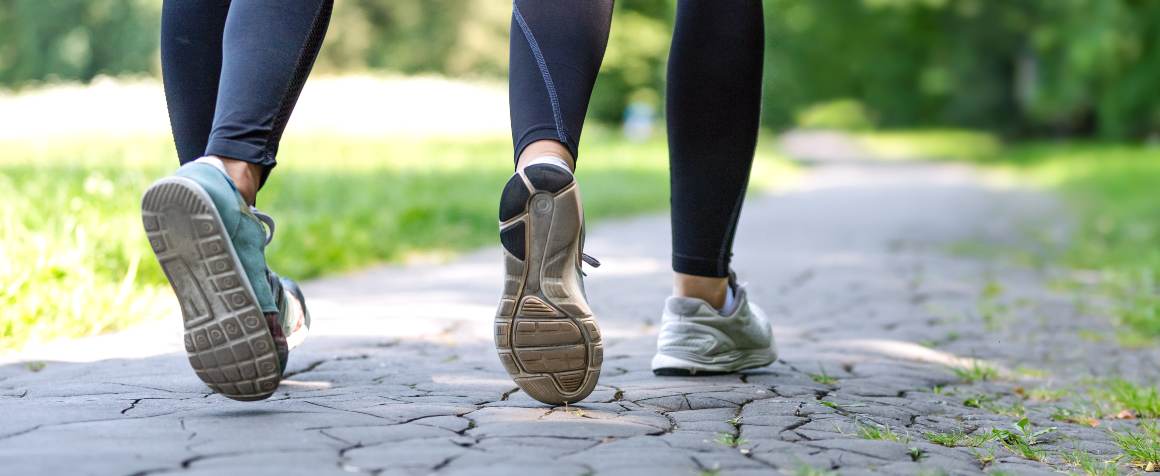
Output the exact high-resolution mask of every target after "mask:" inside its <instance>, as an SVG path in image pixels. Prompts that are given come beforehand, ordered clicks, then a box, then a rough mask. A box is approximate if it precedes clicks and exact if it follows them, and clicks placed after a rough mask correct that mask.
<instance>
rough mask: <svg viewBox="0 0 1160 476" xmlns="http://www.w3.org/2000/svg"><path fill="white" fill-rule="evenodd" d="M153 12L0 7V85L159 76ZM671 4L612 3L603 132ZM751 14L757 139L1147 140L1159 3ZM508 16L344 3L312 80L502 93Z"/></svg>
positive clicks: (792, 6)
mask: <svg viewBox="0 0 1160 476" xmlns="http://www.w3.org/2000/svg"><path fill="white" fill-rule="evenodd" d="M160 3H161V2H160V1H159V0H96V1H92V0H56V1H52V2H44V1H40V0H5V1H4V2H2V3H0V64H2V65H4V68H3V70H2V71H0V85H4V86H8V87H27V86H28V85H30V84H38V83H42V82H45V81H59V80H79V81H88V80H91V79H93V78H94V77H96V76H98V75H149V76H156V75H157V74H158V69H159V67H158V59H157V54H156V52H157V43H158V39H157V29H158V24H159V11H160ZM674 5H675V3H674V2H673V1H672V0H624V1H621V2H618V4H617V8H618V11H617V16H616V23H615V28H614V32H613V36H612V39H611V41H610V45H609V49H608V56H607V58H606V59H605V62H604V66H603V68H602V76H601V79H600V85H599V90H598V91H597V93H596V99H595V100H594V101H593V105H592V116H593V117H594V118H597V119H600V120H603V121H617V120H619V118H620V117H621V115H622V114H623V111H624V108H625V106H626V105H627V104H628V103H629V102H630V101H634V100H635V101H652V102H654V103H656V105H657V106H660V105H661V101H660V100H659V99H660V98H661V94H662V91H663V79H664V64H665V52H666V51H667V49H668V42H669V33H670V31H671V25H672V18H673V13H674V8H675V7H674ZM765 7H766V8H765V11H766V25H767V33H768V34H767V37H768V41H767V43H768V45H767V53H766V55H767V59H768V62H767V67H768V74H767V75H766V87H765V90H766V92H767V94H766V96H765V104H764V109H763V111H764V121H765V122H764V123H765V125H766V126H767V127H771V128H780V127H785V126H788V125H792V124H793V123H794V120H795V118H796V117H798V116H799V115H800V114H801V113H802V111H803V110H805V109H807V108H808V107H810V106H814V105H817V104H819V103H825V102H829V101H835V100H843V99H845V100H846V101H845V102H843V103H840V105H842V106H850V105H855V106H857V105H860V106H861V107H863V108H864V110H863V111H862V112H863V113H864V116H863V117H862V118H861V119H862V120H864V122H858V123H857V124H858V125H864V124H874V125H878V126H883V127H914V126H921V127H930V126H956V127H970V128H979V129H985V130H989V131H995V132H999V133H1001V134H1003V135H1004V136H1005V137H1043V136H1048V137H1057V136H1061V135H1062V136H1079V137H1100V138H1105V139H1132V138H1134V139H1140V138H1145V137H1148V136H1150V135H1156V134H1160V94H1156V93H1155V90H1156V85H1157V84H1160V3H1158V2H1153V1H1142V0H1017V1H987V0H768V1H766V2H765ZM509 9H510V6H509V5H508V3H507V2H497V1H494V0H394V1H389V2H388V1H379V0H342V1H341V2H340V3H339V5H338V8H336V9H335V13H334V18H333V20H332V22H331V28H330V33H329V36H328V38H327V41H326V45H325V47H324V51H323V53H322V56H321V58H320V59H319V62H318V66H317V70H316V71H318V72H319V73H321V74H328V73H331V74H332V73H350V72H360V71H381V70H386V71H392V72H398V73H404V74H416V73H433V74H440V75H448V76H455V77H476V78H480V77H482V78H493V79H500V78H503V77H504V74H505V73H506V65H507V52H506V46H507V31H508V22H509V14H510V11H509ZM831 112H833V113H839V112H845V113H857V112H858V111H854V110H851V109H850V108H848V107H842V108H840V110H836V111H831ZM817 116H819V114H815V115H812V116H811V117H815V118H816V117H817ZM838 116H839V117H836V118H834V119H836V120H839V121H843V120H848V119H850V118H848V117H841V115H840V114H838ZM841 125H844V124H841Z"/></svg>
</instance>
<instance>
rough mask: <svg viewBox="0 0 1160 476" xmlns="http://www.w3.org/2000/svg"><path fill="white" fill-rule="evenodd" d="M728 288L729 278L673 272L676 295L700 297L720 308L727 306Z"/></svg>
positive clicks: (674, 293) (674, 292)
mask: <svg viewBox="0 0 1160 476" xmlns="http://www.w3.org/2000/svg"><path fill="white" fill-rule="evenodd" d="M728 290H729V278H714V277H707V276H695V275H692V274H684V273H673V295H674V296H680V297H689V298H696V299H700V300H702V301H705V302H707V303H709V305H710V306H713V307H714V308H717V309H720V308H722V307H724V306H725V294H726V292H727V291H728Z"/></svg>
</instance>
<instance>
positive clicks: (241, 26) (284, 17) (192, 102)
mask: <svg viewBox="0 0 1160 476" xmlns="http://www.w3.org/2000/svg"><path fill="white" fill-rule="evenodd" d="M333 4H334V1H333V0H233V1H230V0H165V3H164V6H163V7H162V14H161V71H162V77H163V79H164V83H165V100H166V103H167V104H168V107H169V120H170V124H171V125H172V127H173V139H174V142H176V143H177V155H178V158H179V159H180V160H181V163H183V164H184V163H186V162H189V161H192V160H195V159H197V158H198V157H202V156H206V155H217V156H221V157H227V158H231V159H237V160H244V161H246V162H252V163H255V164H260V165H264V166H265V170H266V173H267V174H268V173H269V171H270V169H271V168H273V167H274V165H275V160H274V157H275V155H276V154H277V152H278V142H279V140H280V139H281V137H282V131H283V130H284V129H285V128H286V121H287V119H289V118H290V112H291V111H292V110H293V109H294V103H295V102H296V101H297V100H298V94H299V93H300V92H301V91H302V85H303V84H304V83H305V82H306V76H307V75H308V74H309V73H310V68H311V66H313V64H314V59H315V58H316V57H317V56H318V49H319V47H321V45H322V38H323V36H325V34H326V27H327V25H328V23H329V21H330V12H331V8H332V7H333ZM265 178H266V177H265V176H263V177H262V181H263V182H264V181H265Z"/></svg>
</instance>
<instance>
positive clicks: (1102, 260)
mask: <svg viewBox="0 0 1160 476" xmlns="http://www.w3.org/2000/svg"><path fill="white" fill-rule="evenodd" d="M857 137H858V139H859V140H860V142H861V143H862V145H863V146H864V147H866V148H867V149H868V150H871V151H873V152H876V153H878V154H879V155H882V156H884V157H887V158H901V159H907V158H942V159H955V160H967V161H974V162H978V163H981V164H985V165H987V166H988V167H991V168H993V169H996V170H999V171H1002V172H1004V173H1005V174H1007V175H1008V176H1009V177H1010V178H1012V179H1013V180H1016V181H1019V182H1023V183H1032V184H1035V185H1037V186H1042V187H1045V188H1049V189H1052V190H1056V191H1059V192H1061V193H1062V195H1063V196H1064V197H1065V198H1066V199H1067V202H1068V203H1070V205H1071V207H1072V208H1073V209H1074V210H1075V212H1076V217H1077V218H1078V221H1077V223H1076V227H1075V229H1074V234H1073V236H1072V237H1071V238H1070V242H1069V243H1068V245H1067V247H1066V251H1065V252H1064V253H1063V256H1061V257H1060V259H1059V260H1052V262H1051V264H1052V265H1058V264H1066V265H1068V266H1070V267H1072V268H1075V269H1078V270H1085V271H1090V272H1093V274H1095V275H1098V276H1100V278H1101V282H1102V284H1103V286H1104V291H1105V292H1106V293H1107V294H1108V295H1109V296H1110V297H1111V298H1113V300H1114V302H1115V303H1116V305H1115V307H1116V309H1115V310H1114V313H1115V318H1116V320H1117V322H1118V323H1119V324H1122V329H1123V332H1122V333H1121V336H1120V337H1121V340H1122V341H1123V342H1124V343H1125V344H1131V345H1152V344H1154V343H1155V341H1156V340H1157V339H1160V246H1156V244H1157V243H1160V206H1158V205H1157V203H1158V202H1157V194H1156V193H1157V192H1156V190H1157V184H1158V183H1160V147H1157V146H1154V145H1152V146H1150V145H1135V144H1116V143H1085V142H1038V143H1023V144H1009V145H1005V146H1004V145H1002V144H1001V143H1000V142H999V141H998V140H997V139H995V138H994V137H993V136H990V135H988V134H985V133H979V132H972V131H956V130H925V131H924V130H919V131H885V132H867V133H861V134H859V135H858V136H857ZM1040 238H1042V237H1040Z"/></svg>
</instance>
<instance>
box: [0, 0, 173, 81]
mask: <svg viewBox="0 0 1160 476" xmlns="http://www.w3.org/2000/svg"><path fill="white" fill-rule="evenodd" d="M160 11H161V2H158V1H156V0H98V1H89V0H54V1H51V2H45V1H41V0H2V1H0V84H5V85H20V84H24V83H29V82H37V81H51V80H81V81H88V80H90V79H92V78H94V77H96V76H97V75H100V74H106V75H119V74H133V73H144V72H150V71H152V70H154V69H155V67H154V65H155V63H156V59H155V58H154V54H155V52H156V50H157V38H156V37H157V29H158V28H159V25H160V18H159V14H160Z"/></svg>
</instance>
